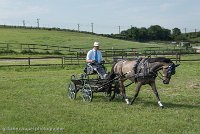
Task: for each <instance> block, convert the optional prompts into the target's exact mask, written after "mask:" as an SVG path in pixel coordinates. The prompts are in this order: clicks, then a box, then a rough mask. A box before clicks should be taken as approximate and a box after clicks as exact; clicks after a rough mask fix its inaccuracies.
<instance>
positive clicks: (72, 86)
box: [68, 81, 76, 100]
mask: <svg viewBox="0 0 200 134" xmlns="http://www.w3.org/2000/svg"><path fill="white" fill-rule="evenodd" d="M68 97H69V98H70V99H72V100H74V99H75V98H76V85H75V84H74V82H72V81H71V82H70V83H69V85H68Z"/></svg>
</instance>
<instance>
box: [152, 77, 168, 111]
mask: <svg viewBox="0 0 200 134" xmlns="http://www.w3.org/2000/svg"><path fill="white" fill-rule="evenodd" d="M149 85H150V86H151V88H152V90H153V92H154V94H155V95H156V98H157V101H158V105H159V106H160V107H161V108H164V106H163V104H162V103H161V102H160V97H159V95H158V91H157V89H156V84H155V81H154V82H151V83H150V84H149Z"/></svg>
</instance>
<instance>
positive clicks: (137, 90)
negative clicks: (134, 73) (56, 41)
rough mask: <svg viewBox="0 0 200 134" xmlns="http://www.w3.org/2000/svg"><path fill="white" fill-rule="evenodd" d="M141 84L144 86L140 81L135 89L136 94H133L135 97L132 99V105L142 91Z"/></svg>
mask: <svg viewBox="0 0 200 134" xmlns="http://www.w3.org/2000/svg"><path fill="white" fill-rule="evenodd" d="M141 86H142V82H138V85H137V87H136V90H135V94H134V95H133V99H132V100H131V105H132V104H133V102H134V101H135V99H136V98H137V96H138V94H139V92H140V88H141Z"/></svg>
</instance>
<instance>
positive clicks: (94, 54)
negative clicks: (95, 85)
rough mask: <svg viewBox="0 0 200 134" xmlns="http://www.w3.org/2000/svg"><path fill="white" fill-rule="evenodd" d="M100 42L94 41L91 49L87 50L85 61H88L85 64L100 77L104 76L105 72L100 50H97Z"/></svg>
mask: <svg viewBox="0 0 200 134" xmlns="http://www.w3.org/2000/svg"><path fill="white" fill-rule="evenodd" d="M99 47H100V43H99V42H94V45H93V49H92V50H90V51H88V53H87V57H86V62H87V63H88V64H87V66H89V67H91V68H92V69H93V70H95V71H96V72H97V73H98V75H99V76H100V78H101V79H104V78H106V76H107V74H106V71H105V69H104V66H103V65H102V63H103V62H104V61H103V57H102V53H101V51H99Z"/></svg>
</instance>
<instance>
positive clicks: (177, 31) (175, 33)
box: [172, 28, 181, 37]
mask: <svg viewBox="0 0 200 134" xmlns="http://www.w3.org/2000/svg"><path fill="white" fill-rule="evenodd" d="M178 35H181V30H180V29H179V28H174V29H172V36H174V37H175V36H178Z"/></svg>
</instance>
